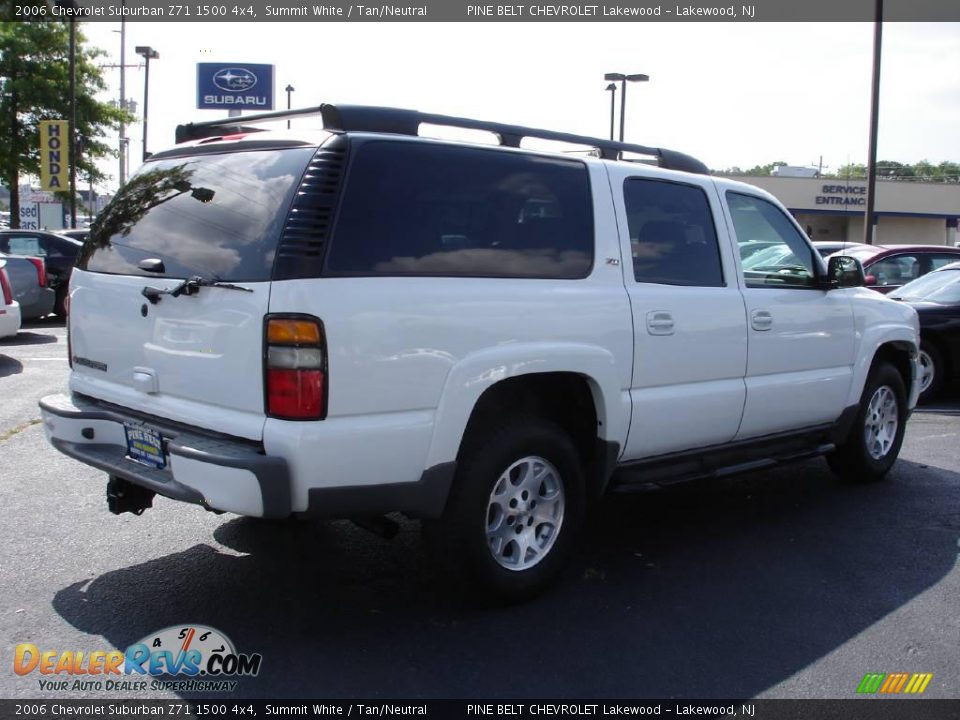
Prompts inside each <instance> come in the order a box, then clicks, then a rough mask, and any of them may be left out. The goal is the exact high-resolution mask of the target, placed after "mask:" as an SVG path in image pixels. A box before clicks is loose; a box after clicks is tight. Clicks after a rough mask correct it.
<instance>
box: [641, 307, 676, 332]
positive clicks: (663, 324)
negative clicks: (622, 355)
mask: <svg viewBox="0 0 960 720" xmlns="http://www.w3.org/2000/svg"><path fill="white" fill-rule="evenodd" d="M647 333H648V334H650V335H673V315H671V314H670V313H669V312H667V311H666V310H653V311H651V312H648V313H647Z"/></svg>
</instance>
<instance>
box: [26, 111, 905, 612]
mask: <svg viewBox="0 0 960 720" xmlns="http://www.w3.org/2000/svg"><path fill="white" fill-rule="evenodd" d="M317 110H318V111H319V112H320V113H321V114H322V115H323V120H324V125H325V127H326V130H325V131H324V132H317V133H316V134H311V133H303V132H287V133H285V132H249V125H250V124H251V123H255V122H256V121H257V120H258V118H257V117H256V116H247V117H244V118H242V122H243V127H238V126H237V123H238V122H240V121H238V120H224V121H216V122H210V123H198V124H194V125H187V126H181V127H180V128H178V139H180V140H184V142H183V143H182V144H180V145H178V146H177V147H174V148H172V149H170V150H167V151H164V152H158V153H156V154H155V155H153V156H152V157H151V158H150V159H149V160H148V161H147V162H145V163H144V164H143V166H142V167H141V169H140V170H139V171H138V173H137V174H136V175H135V176H134V177H133V178H132V179H131V180H130V181H129V182H128V183H127V184H126V185H125V186H124V188H123V189H122V190H121V191H120V193H119V194H118V195H117V197H116V198H115V199H114V200H113V202H112V203H110V205H109V206H108V207H107V208H106V209H105V210H104V211H103V212H102V213H101V215H100V216H99V217H98V219H97V223H96V226H95V228H94V230H93V232H92V234H91V237H90V239H89V240H88V242H87V243H86V244H85V245H84V248H83V250H82V252H81V254H80V257H79V258H78V262H77V266H76V269H75V270H74V272H73V275H72V280H71V286H70V303H71V304H70V319H69V337H70V343H71V347H72V351H71V364H72V372H71V376H70V391H71V394H70V395H61V396H53V397H48V398H45V399H44V400H43V401H42V403H41V408H42V414H43V422H44V428H45V431H46V433H47V436H48V437H49V439H50V442H51V443H52V444H53V445H54V446H55V447H56V448H57V449H59V450H60V451H62V452H64V453H66V454H67V455H70V456H71V457H74V458H77V459H78V460H80V461H82V462H85V463H87V464H89V465H92V466H94V467H97V468H101V469H102V470H104V471H105V472H106V473H107V474H108V475H109V477H110V479H109V481H108V499H109V504H110V508H111V510H112V511H113V512H116V513H120V512H134V513H138V514H139V513H141V512H143V511H144V510H145V509H146V508H148V507H150V504H151V502H152V498H153V496H154V494H155V493H159V494H160V495H163V496H166V497H168V498H174V499H176V500H181V501H184V502H187V503H193V504H196V505H199V506H201V507H203V508H206V509H208V510H213V511H226V512H233V513H239V514H242V515H248V516H254V517H267V518H284V517H290V516H298V515H322V516H335V517H349V518H358V519H361V520H363V521H365V522H367V523H368V524H369V522H368V521H369V518H371V517H374V516H379V515H382V514H384V513H388V512H392V511H400V512H404V513H406V514H408V515H411V516H415V517H419V518H422V519H423V520H424V522H423V526H424V529H425V531H426V535H427V537H428V538H429V539H430V541H431V543H432V544H433V546H434V547H435V548H436V549H437V551H438V553H437V554H438V556H439V557H440V558H441V560H443V561H444V562H445V564H446V565H447V566H448V567H449V568H450V569H451V571H453V572H459V573H465V574H467V575H468V576H469V577H470V578H472V579H473V580H474V581H475V583H476V585H477V586H478V587H480V588H482V589H485V590H488V591H490V592H491V593H493V594H495V595H498V596H502V597H508V598H518V597H525V596H527V595H528V594H530V593H532V592H535V591H536V590H539V589H540V588H542V587H543V586H544V585H545V584H546V583H547V582H549V581H550V580H551V579H552V578H554V577H555V576H557V574H558V572H559V570H560V569H561V568H562V567H563V566H564V564H565V563H566V562H567V560H568V559H569V557H570V555H571V553H572V551H573V549H574V547H575V545H576V542H577V534H578V530H579V527H580V524H581V520H582V518H583V516H584V512H585V509H586V507H587V505H588V503H589V502H590V500H591V499H592V498H594V497H596V496H598V495H600V494H601V493H605V492H616V491H630V490H631V489H634V488H635V487H636V486H637V485H638V484H640V485H643V484H648V483H651V482H660V481H663V480H670V481H674V480H678V479H686V478H692V477H704V476H708V477H718V476H723V475H727V474H729V473H731V472H735V471H742V470H749V469H752V468H756V467H761V466H763V467H765V466H769V465H774V464H776V463H780V462H787V461H790V460H795V459H797V458H801V457H809V456H812V455H826V456H827V458H828V460H829V462H830V465H831V467H832V468H833V469H834V470H835V471H836V472H837V473H838V474H840V475H841V476H843V477H845V478H847V479H853V480H876V479H879V478H881V477H883V476H884V475H886V474H887V472H888V471H889V470H890V468H891V466H892V465H893V463H894V461H895V460H896V458H897V454H898V452H899V450H900V445H901V442H902V440H903V431H904V426H905V424H906V422H907V418H908V416H909V413H910V410H911V408H913V406H914V405H915V403H916V400H917V393H918V387H919V386H918V383H917V376H918V360H917V357H918V350H917V348H918V345H919V336H918V323H917V314H916V313H915V312H914V310H913V309H912V308H910V307H908V306H905V305H903V304H902V303H896V302H893V301H890V300H886V299H884V298H880V297H878V296H877V294H876V293H873V292H871V291H869V290H866V289H864V288H863V287H860V286H861V285H862V284H863V273H862V270H861V268H860V266H859V265H858V264H857V263H856V262H855V261H853V260H851V259H850V258H843V257H837V258H832V259H831V260H830V262H829V265H827V264H825V262H824V260H823V259H822V258H821V257H820V255H819V253H817V252H816V250H815V249H814V248H813V247H812V245H811V244H810V241H809V240H808V239H807V237H806V236H805V234H804V233H803V231H802V230H801V229H800V227H799V226H798V225H797V224H796V222H795V221H794V220H793V218H791V216H790V214H789V213H788V212H787V211H786V210H785V209H784V208H783V207H782V206H781V205H780V203H778V202H777V200H776V199H774V198H773V196H771V195H770V194H769V193H766V192H764V191H762V190H759V189H757V188H755V187H751V186H749V185H745V184H742V183H737V182H734V181H732V180H726V179H722V178H718V177H712V176H711V175H710V174H709V172H708V170H707V168H706V167H705V166H704V165H703V164H702V163H700V162H699V161H697V160H695V159H693V158H690V157H689V156H686V155H683V154H681V153H676V152H672V151H669V150H663V149H658V148H646V147H642V146H635V145H625V144H622V143H616V142H613V141H607V140H600V139H594V138H583V137H578V136H571V135H566V134H563V133H554V132H550V131H545V130H534V129H530V128H520V127H514V126H508V125H501V124H497V123H487V122H481V121H477V120H469V119H462V118H450V117H442V116H437V115H425V114H421V113H417V112H413V111H407V110H395V109H385V108H364V107H333V106H329V105H325V106H322V107H321V108H318V109H317ZM298 114H300V115H302V114H303V111H298ZM269 117H272V118H274V119H275V118H276V117H277V115H276V114H270V116H269ZM421 124H429V125H448V126H456V127H463V128H472V129H481V130H487V131H490V132H491V133H492V134H494V135H495V136H497V137H499V138H500V139H501V142H502V144H501V145H500V146H483V145H477V144H471V143H465V142H458V141H451V140H437V139H429V138H424V137H420V136H419V135H418V128H419V127H420V126H421ZM524 137H534V138H541V139H548V140H558V141H566V142H573V143H577V144H579V145H581V146H583V145H590V146H593V147H594V148H595V149H596V151H595V156H589V157H582V156H574V155H570V154H563V153H550V152H544V151H535V150H528V149H522V148H521V147H520V140H521V139H522V138H524ZM623 153H639V154H646V155H648V156H652V157H653V158H654V159H655V161H656V162H657V163H658V164H659V166H660V167H656V166H652V165H649V164H645V163H636V162H625V161H622V160H621V159H620V157H621V154H623ZM757 241H763V242H769V243H771V244H772V247H773V246H775V247H774V250H773V251H772V252H771V253H770V254H771V256H773V255H776V256H777V257H771V258H770V260H769V261H768V262H766V264H764V265H763V266H761V267H744V263H742V261H741V257H740V252H739V245H740V244H741V242H757ZM764 252H766V251H764ZM777 258H780V260H778V259H777ZM783 258H786V260H783Z"/></svg>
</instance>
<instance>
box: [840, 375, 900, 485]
mask: <svg viewBox="0 0 960 720" xmlns="http://www.w3.org/2000/svg"><path fill="white" fill-rule="evenodd" d="M906 423H907V392H906V389H905V388H904V384H903V378H902V377H900V373H899V372H897V369H896V368H894V367H893V366H892V365H889V364H887V363H883V364H880V365H877V366H876V367H875V368H874V369H873V371H872V372H871V374H870V376H869V377H868V378H867V383H866V386H865V387H864V389H863V395H862V396H861V399H860V411H859V412H858V413H857V417H856V419H855V420H854V424H853V428H852V429H851V430H850V434H849V435H848V437H847V439H846V441H845V442H844V443H843V444H842V445H840V446H838V447H837V449H836V450H835V451H834V452H833V453H831V454H830V455H828V456H827V462H828V463H829V464H830V469H831V470H833V471H834V472H835V473H836V474H837V475H838V476H840V477H841V478H842V479H843V480H846V481H849V482H871V481H875V480H880V479H881V478H883V477H884V476H885V475H886V474H887V473H888V472H889V471H890V468H891V467H892V466H893V463H894V462H896V460H897V456H898V455H899V454H900V446H901V445H902V444H903V433H904V429H905V428H906Z"/></svg>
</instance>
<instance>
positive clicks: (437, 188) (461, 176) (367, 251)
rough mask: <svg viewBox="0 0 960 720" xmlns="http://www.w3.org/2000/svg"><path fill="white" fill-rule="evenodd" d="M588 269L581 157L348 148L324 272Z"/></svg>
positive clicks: (579, 274)
mask: <svg viewBox="0 0 960 720" xmlns="http://www.w3.org/2000/svg"><path fill="white" fill-rule="evenodd" d="M592 265H593V213H592V205H591V196H590V183H589V178H588V175H587V168H586V166H585V165H584V164H583V163H582V162H578V161H573V160H564V159H557V158H547V157H540V156H536V155H526V154H520V153H508V152H501V151H495V150H489V149H483V148H464V147H451V146H446V145H434V144H427V143H408V142H385V141H373V142H368V143H364V144H362V145H360V146H358V147H357V149H356V152H355V154H354V159H353V161H352V163H351V166H350V170H349V176H348V180H347V186H346V192H345V193H344V199H343V202H342V204H341V207H340V209H339V216H338V218H337V225H336V229H335V231H334V236H333V241H332V244H331V248H330V251H329V255H328V257H327V266H326V273H327V274H328V275H439V276H474V277H529V278H561V279H574V278H583V277H586V276H587V275H588V274H589V273H590V269H591V267H592Z"/></svg>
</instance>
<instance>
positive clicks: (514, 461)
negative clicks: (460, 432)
mask: <svg viewBox="0 0 960 720" xmlns="http://www.w3.org/2000/svg"><path fill="white" fill-rule="evenodd" d="M471 440H472V441H471ZM583 511H584V489H583V471H582V469H581V466H580V458H579V456H578V454H577V451H576V449H575V448H574V446H573V443H572V442H571V440H570V438H569V437H568V436H567V435H566V433H564V432H563V430H561V429H560V428H559V427H558V426H557V425H555V424H554V423H552V422H550V421H548V420H545V419H542V418H539V417H536V416H522V417H516V418H513V419H511V420H509V421H507V422H505V423H504V424H503V425H501V426H499V427H496V428H491V429H488V430H485V431H481V433H480V434H479V436H478V437H477V438H475V439H469V438H468V447H467V448H466V449H465V450H464V452H463V453H462V454H461V458H460V460H459V465H458V469H457V480H456V483H455V487H454V490H453V494H452V496H451V498H450V501H449V503H448V507H447V510H446V512H445V514H444V516H443V517H442V518H441V519H440V520H436V521H427V522H425V523H424V532H425V536H426V539H427V541H428V542H429V544H430V546H431V549H432V550H433V552H434V555H435V557H437V559H438V560H440V562H441V563H442V564H443V565H444V570H445V571H446V572H447V573H450V574H451V575H452V576H454V577H456V578H458V579H459V580H461V581H466V583H467V585H468V586H469V587H470V588H471V589H474V590H478V591H480V592H481V593H482V594H484V595H486V596H488V597H490V598H492V599H496V600H500V601H517V600H522V599H526V598H528V597H531V596H533V595H535V594H536V593H538V592H540V591H541V590H543V589H544V588H545V587H547V586H548V585H549V584H550V583H551V582H552V581H553V580H554V579H555V578H556V577H557V575H558V574H559V573H560V571H561V570H562V569H563V567H564V565H565V564H566V562H567V561H568V559H569V557H570V554H571V552H572V550H573V547H574V543H575V540H576V537H577V534H578V531H579V529H580V524H581V521H582V519H583Z"/></svg>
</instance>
